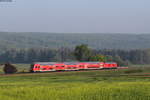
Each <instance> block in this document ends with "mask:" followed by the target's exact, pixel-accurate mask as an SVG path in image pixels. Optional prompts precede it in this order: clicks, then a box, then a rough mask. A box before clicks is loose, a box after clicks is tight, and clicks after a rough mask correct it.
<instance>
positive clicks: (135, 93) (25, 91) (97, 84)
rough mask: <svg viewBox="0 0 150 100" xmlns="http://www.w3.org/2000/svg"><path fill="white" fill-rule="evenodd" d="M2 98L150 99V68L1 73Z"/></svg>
mask: <svg viewBox="0 0 150 100" xmlns="http://www.w3.org/2000/svg"><path fill="white" fill-rule="evenodd" d="M17 66H19V65H17ZM20 66H21V65H20ZM24 68H25V67H23V68H20V69H21V70H20V71H22V70H24ZM0 100H150V68H149V67H148V66H147V67H132V68H129V69H120V70H92V71H72V72H51V73H24V74H22V73H19V74H13V75H3V74H1V75H0Z"/></svg>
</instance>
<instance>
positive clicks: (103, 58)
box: [89, 54, 107, 62]
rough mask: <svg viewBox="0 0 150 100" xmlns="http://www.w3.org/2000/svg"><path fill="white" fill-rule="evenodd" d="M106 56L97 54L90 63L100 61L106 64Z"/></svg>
mask: <svg viewBox="0 0 150 100" xmlns="http://www.w3.org/2000/svg"><path fill="white" fill-rule="evenodd" d="M106 60H107V59H106V56H105V55H101V54H97V55H93V56H91V57H90V58H89V61H100V62H106Z"/></svg>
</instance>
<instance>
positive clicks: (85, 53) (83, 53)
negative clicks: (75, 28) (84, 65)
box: [74, 44, 91, 61]
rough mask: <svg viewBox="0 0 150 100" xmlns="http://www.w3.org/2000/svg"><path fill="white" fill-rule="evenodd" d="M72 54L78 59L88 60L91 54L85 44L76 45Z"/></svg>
mask: <svg viewBox="0 0 150 100" xmlns="http://www.w3.org/2000/svg"><path fill="white" fill-rule="evenodd" d="M74 55H75V57H76V59H77V60H78V61H88V60H89V57H90V56H91V50H90V49H89V48H88V46H87V45H85V44H82V45H78V46H76V47H75V50H74Z"/></svg>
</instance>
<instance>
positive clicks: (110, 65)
mask: <svg viewBox="0 0 150 100" xmlns="http://www.w3.org/2000/svg"><path fill="white" fill-rule="evenodd" d="M117 67H118V65H117V63H115V62H105V63H104V66H103V68H104V69H116V68H117Z"/></svg>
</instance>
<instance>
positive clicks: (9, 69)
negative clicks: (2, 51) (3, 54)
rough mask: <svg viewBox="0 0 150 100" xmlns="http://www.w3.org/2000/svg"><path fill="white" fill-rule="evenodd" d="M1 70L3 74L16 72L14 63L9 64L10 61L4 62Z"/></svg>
mask: <svg viewBox="0 0 150 100" xmlns="http://www.w3.org/2000/svg"><path fill="white" fill-rule="evenodd" d="M3 71H4V73H5V74H13V73H16V72H17V69H16V67H15V66H14V65H11V64H10V63H6V64H5V65H4V68H3Z"/></svg>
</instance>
